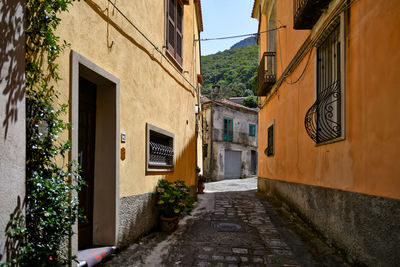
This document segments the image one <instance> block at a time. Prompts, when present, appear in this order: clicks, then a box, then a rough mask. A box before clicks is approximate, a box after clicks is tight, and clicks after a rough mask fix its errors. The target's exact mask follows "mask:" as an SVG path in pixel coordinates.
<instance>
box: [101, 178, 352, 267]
mask: <svg viewBox="0 0 400 267" xmlns="http://www.w3.org/2000/svg"><path fill="white" fill-rule="evenodd" d="M252 179H254V180H256V178H252ZM223 182H224V183H226V182H227V181H223ZM232 182H234V183H238V182H239V183H238V184H237V187H236V189H237V190H238V187H240V181H232ZM252 182H254V181H252V180H250V179H247V181H243V182H242V186H243V187H245V188H249V183H252ZM243 183H245V184H243ZM213 186H215V187H214V188H213ZM220 186H221V185H220V184H218V183H216V184H214V185H212V184H209V185H208V188H207V187H206V192H207V191H208V192H213V193H206V194H204V195H199V201H198V206H197V208H196V210H195V211H194V212H193V215H192V216H189V217H186V218H185V220H184V221H183V222H182V223H181V225H180V226H179V229H178V230H177V231H175V232H174V233H173V234H171V235H169V236H168V235H166V234H164V233H157V232H156V233H153V234H152V235H150V236H148V237H145V238H144V239H142V240H141V242H139V243H138V244H134V245H133V246H131V247H130V248H128V249H127V250H125V251H123V252H121V253H120V254H118V255H117V256H115V257H114V258H113V259H112V260H110V261H108V262H106V263H105V264H103V265H102V266H229V267H234V266H346V264H345V263H343V261H342V260H341V258H340V257H338V256H336V255H335V254H334V253H333V252H332V251H331V250H330V248H328V247H327V246H326V245H325V244H324V243H322V242H321V241H319V239H318V238H317V237H315V236H313V235H312V234H311V235H310V234H309V233H308V234H305V235H304V234H303V235H304V236H303V237H302V236H299V235H297V234H296V233H295V232H296V230H293V229H303V230H304V227H302V226H299V225H297V226H296V225H295V224H294V223H293V222H287V221H286V220H284V219H282V218H281V217H280V216H279V215H278V213H277V211H278V210H279V208H277V207H275V206H274V205H273V204H271V203H270V202H268V201H267V200H266V199H265V198H263V197H261V196H258V195H257V194H256V191H255V190H248V191H230V192H215V191H217V190H218V188H219V187H220ZM227 188H229V189H230V190H235V189H234V188H232V187H227ZM219 190H221V188H219ZM222 191H223V190H222ZM301 232H307V231H301Z"/></svg>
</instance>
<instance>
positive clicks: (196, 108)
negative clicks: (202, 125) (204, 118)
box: [194, 104, 199, 114]
mask: <svg viewBox="0 0 400 267" xmlns="http://www.w3.org/2000/svg"><path fill="white" fill-rule="evenodd" d="M194 113H195V114H199V105H197V104H196V105H195V106H194Z"/></svg>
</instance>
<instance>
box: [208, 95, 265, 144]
mask: <svg viewBox="0 0 400 267" xmlns="http://www.w3.org/2000/svg"><path fill="white" fill-rule="evenodd" d="M212 109H213V112H214V113H213V114H214V115H213V118H212V119H213V123H212V124H213V133H212V139H213V141H224V133H223V132H224V117H226V118H231V119H233V139H232V143H237V144H243V145H248V146H253V147H257V137H258V136H257V123H258V121H257V113H256V112H251V111H243V110H237V109H233V108H230V107H229V106H225V105H220V104H217V103H214V104H213V105H212ZM250 123H251V124H255V125H256V135H255V136H250V135H249V124H250Z"/></svg>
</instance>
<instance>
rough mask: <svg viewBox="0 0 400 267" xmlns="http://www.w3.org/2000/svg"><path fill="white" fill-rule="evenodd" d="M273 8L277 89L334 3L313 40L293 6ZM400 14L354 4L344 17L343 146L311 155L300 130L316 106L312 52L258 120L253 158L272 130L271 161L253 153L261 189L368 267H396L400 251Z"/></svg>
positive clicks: (286, 0) (380, 5)
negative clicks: (296, 26)
mask: <svg viewBox="0 0 400 267" xmlns="http://www.w3.org/2000/svg"><path fill="white" fill-rule="evenodd" d="M276 2H277V22H278V23H281V24H282V25H287V27H286V28H285V29H283V30H279V36H280V41H279V42H280V43H279V45H278V51H277V73H278V75H277V79H279V78H280V76H281V74H282V72H283V71H284V70H285V68H286V66H287V65H288V64H289V62H290V61H291V60H292V58H293V57H294V55H295V54H296V52H297V51H298V49H299V48H300V46H301V44H302V43H303V42H304V41H305V40H306V38H307V36H310V37H311V39H314V38H316V37H317V36H318V35H319V31H320V29H321V27H322V26H323V25H324V23H325V22H326V20H328V18H329V17H330V15H331V14H332V13H331V12H332V11H333V10H334V9H335V7H336V5H337V4H338V3H339V2H340V1H339V0H335V1H331V4H330V6H329V8H328V9H327V10H326V11H325V12H324V13H323V14H322V16H321V19H320V21H318V22H317V24H316V25H315V27H314V28H313V29H312V30H311V31H308V30H305V31H302V30H293V14H291V13H292V10H293V1H290V0H283V1H276ZM399 9H400V2H397V1H384V0H380V1H372V0H365V1H354V2H351V7H350V9H348V12H346V13H345V16H344V17H343V19H344V22H345V24H344V29H345V39H344V40H343V42H342V45H343V46H344V47H345V68H344V72H345V79H344V81H345V84H344V88H343V89H342V90H343V96H344V101H343V103H344V104H345V122H344V124H345V138H344V140H341V141H338V142H335V143H331V144H323V145H315V143H314V141H313V140H311V139H310V137H309V136H308V135H307V133H306V130H305V126H304V117H305V115H306V112H307V110H308V109H309V108H310V107H311V105H312V104H313V103H314V102H315V79H316V75H315V68H316V66H315V61H316V56H315V51H316V49H315V47H313V48H312V51H311V54H310V60H309V63H308V64H307V61H308V58H309V55H308V54H307V55H306V56H305V57H304V58H303V59H302V61H301V62H300V64H299V65H298V66H297V68H295V70H294V71H293V73H292V74H291V75H289V76H288V77H287V78H286V82H283V83H282V85H280V87H279V88H278V90H277V91H276V92H275V93H274V94H273V95H272V96H269V99H268V101H267V102H266V103H265V105H264V106H263V108H262V109H261V110H260V112H259V137H260V138H259V147H260V151H264V149H265V148H266V147H267V127H268V125H269V124H270V123H271V122H273V121H274V123H275V127H274V128H275V133H274V145H275V154H274V156H273V157H267V156H266V155H265V154H263V153H259V161H258V163H259V166H258V170H259V171H258V175H259V177H260V179H259V189H260V190H261V191H264V192H270V193H271V194H274V195H276V196H278V197H281V199H282V200H284V201H286V202H288V203H289V204H290V205H291V206H292V207H293V208H294V209H295V210H296V211H297V212H299V213H300V214H302V215H303V217H305V218H306V219H307V220H308V221H309V222H311V223H312V224H314V225H315V227H316V228H317V229H318V230H319V231H321V232H322V233H323V234H324V235H325V236H326V237H327V238H328V239H330V240H332V241H334V242H335V243H336V245H337V246H339V247H341V248H343V249H344V250H345V251H347V252H348V253H350V254H351V255H352V256H353V257H355V258H357V259H358V260H359V261H360V262H363V263H366V264H370V265H371V266H377V265H385V264H386V265H395V262H398V258H396V257H397V256H396V255H393V253H394V254H396V253H395V252H394V251H396V250H398V248H399V247H398V241H399V236H398V235H397V232H398V230H399V229H398V219H399V218H398V216H399V215H398V212H397V210H398V206H399V204H398V201H399V199H400V190H399V188H400V179H399V175H400V165H399V164H398V162H399V161H400V149H399V148H400V136H399V134H398V133H399V132H400V118H399V117H398V116H393V114H397V113H399V112H400V110H399V107H400V92H399V90H398V89H397V87H398V86H397V79H396V74H397V73H399V72H400V66H399V64H398V62H399V59H400V51H399V50H398V49H397V47H399V45H400V33H399V31H398V30H397V29H398V28H399V27H400V18H399V17H398V15H397V13H396V10H399ZM288 11H289V12H288ZM382 14H384V16H383V15H382ZM342 22H343V20H342ZM342 25H343V24H342ZM387 25H390V27H388V26H387ZM261 26H262V25H261ZM277 26H279V25H277ZM262 30H265V29H262V28H261V29H260V31H262ZM278 40H279V39H278ZM261 49H263V48H261ZM303 71H304V74H303ZM299 77H301V78H300V79H299V80H298V82H295V83H294V84H290V83H291V82H294V81H296V80H297V79H298V78H299ZM273 90H274V88H273ZM262 102H263V101H262ZM386 240H388V241H387V242H386ZM391 253H392V254H391Z"/></svg>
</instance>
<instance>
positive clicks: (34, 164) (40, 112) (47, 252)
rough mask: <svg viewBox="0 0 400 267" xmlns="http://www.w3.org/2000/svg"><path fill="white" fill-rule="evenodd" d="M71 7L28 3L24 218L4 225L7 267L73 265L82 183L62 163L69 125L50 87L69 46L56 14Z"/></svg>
mask: <svg viewBox="0 0 400 267" xmlns="http://www.w3.org/2000/svg"><path fill="white" fill-rule="evenodd" d="M72 2H73V1H71V0H40V1H39V0H27V1H26V6H25V11H26V12H25V14H26V23H25V26H26V54H25V71H26V198H25V205H26V211H25V214H26V215H25V218H24V217H12V218H11V220H10V222H9V224H8V226H9V227H8V231H7V233H6V236H7V240H8V242H9V243H12V242H14V244H17V245H16V246H15V247H14V249H15V250H17V251H16V252H14V255H17V256H16V257H14V258H13V259H8V260H9V261H8V262H7V263H5V265H6V266H65V265H67V264H69V263H70V262H71V261H72V260H73V258H72V257H71V255H70V253H69V251H67V248H68V244H67V242H68V238H69V237H71V236H72V234H73V233H72V231H71V229H72V225H73V224H74V223H75V222H76V220H77V218H78V192H79V190H80V187H81V186H82V184H83V182H82V179H81V177H80V176H79V168H78V166H77V164H76V162H69V161H68V160H67V159H66V157H67V153H68V151H69V150H70V145H71V144H70V141H69V140H67V141H62V140H60V138H59V136H60V135H61V134H62V133H63V131H65V130H67V129H68V128H69V127H70V125H69V124H68V123H66V122H64V121H63V120H62V116H64V114H65V112H66V109H67V105H66V104H58V103H57V102H58V101H59V100H58V98H59V94H60V93H59V92H58V91H57V90H56V89H55V88H54V85H53V84H56V82H57V81H58V80H60V77H59V75H58V65H57V64H56V63H55V60H56V59H57V58H58V57H59V55H60V53H61V52H62V51H63V49H64V48H65V47H66V45H67V44H66V42H65V41H64V42H63V43H62V44H60V40H59V39H60V38H59V37H58V36H56V35H55V31H56V29H57V26H58V25H59V23H60V18H59V17H58V15H59V13H61V12H64V11H67V7H68V6H69V5H71V4H72ZM72 179H73V180H72Z"/></svg>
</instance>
